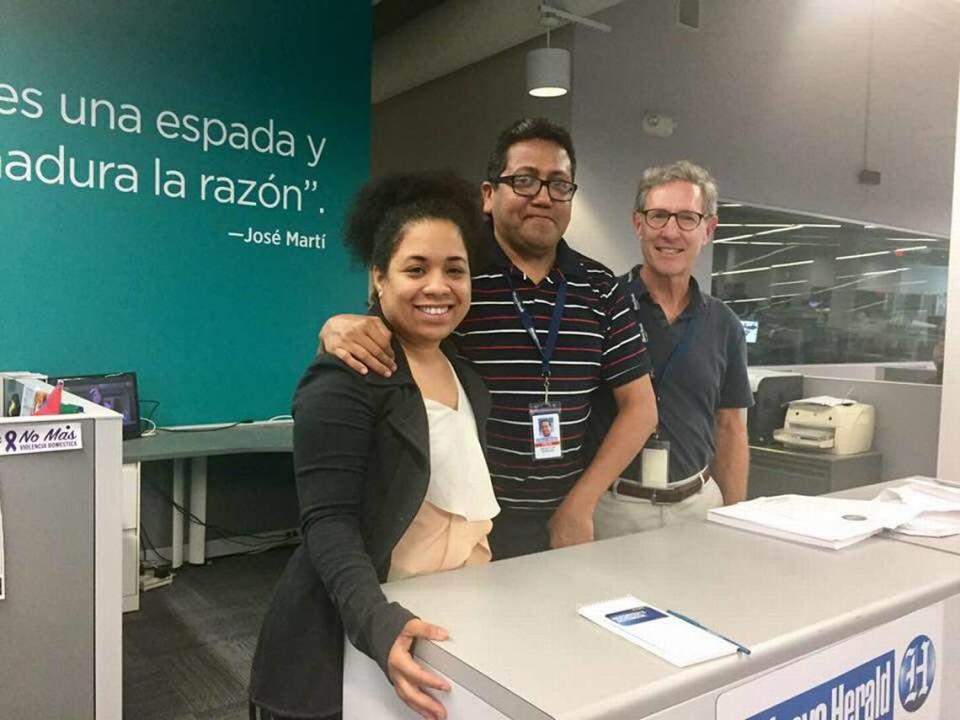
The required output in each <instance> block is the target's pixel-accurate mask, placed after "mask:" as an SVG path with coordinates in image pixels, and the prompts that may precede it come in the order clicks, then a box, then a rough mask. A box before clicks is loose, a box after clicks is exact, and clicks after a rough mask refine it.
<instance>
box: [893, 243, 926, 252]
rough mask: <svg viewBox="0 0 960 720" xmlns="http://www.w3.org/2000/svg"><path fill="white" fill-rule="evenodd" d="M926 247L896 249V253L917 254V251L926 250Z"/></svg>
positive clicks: (915, 246)
mask: <svg viewBox="0 0 960 720" xmlns="http://www.w3.org/2000/svg"><path fill="white" fill-rule="evenodd" d="M926 249H927V246H926V245H914V246H913V247H903V248H894V249H893V252H894V253H897V254H899V253H905V252H916V251H917V250H926Z"/></svg>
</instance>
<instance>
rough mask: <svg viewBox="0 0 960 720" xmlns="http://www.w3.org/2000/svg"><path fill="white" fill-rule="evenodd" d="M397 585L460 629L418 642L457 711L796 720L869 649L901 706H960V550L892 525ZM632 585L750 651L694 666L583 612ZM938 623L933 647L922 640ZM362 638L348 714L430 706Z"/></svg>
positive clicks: (522, 561)
mask: <svg viewBox="0 0 960 720" xmlns="http://www.w3.org/2000/svg"><path fill="white" fill-rule="evenodd" d="M384 590H385V592H386V594H387V596H388V598H389V599H391V600H395V601H397V602H399V603H401V604H403V605H404V606H406V607H408V608H410V609H411V610H412V611H413V612H415V613H417V614H418V615H419V616H420V617H422V618H423V619H424V620H426V621H428V622H432V623H436V624H439V625H442V626H444V627H446V628H447V629H448V630H449V631H450V639H449V640H447V641H445V642H441V643H433V642H420V643H418V644H417V646H416V655H417V657H418V658H419V659H420V660H421V661H422V662H424V663H425V664H427V665H429V666H431V667H432V668H434V669H436V670H437V671H438V672H440V673H441V674H442V675H444V676H445V677H446V678H447V679H448V680H449V681H450V682H451V684H452V690H451V692H450V693H449V694H445V695H443V697H442V701H443V702H444V703H445V704H446V706H447V708H448V710H449V715H450V717H451V718H457V720H461V719H464V718H471V719H472V718H497V719H499V718H518V719H522V720H548V719H554V720H561V719H563V720H574V719H576V720H600V719H604V720H627V719H628V718H629V719H630V720H636V719H637V718H652V719H653V718H655V719H656V720H681V719H683V720H689V719H691V718H717V719H718V720H732V719H733V718H744V719H746V718H754V717H756V718H758V719H759V718H762V720H769V719H770V718H771V717H774V716H776V717H778V718H782V717H788V718H793V717H795V715H794V714H788V713H793V712H794V711H796V716H800V710H799V708H800V706H801V705H802V704H803V703H805V702H808V701H809V699H810V697H812V696H811V695H809V693H808V695H804V694H803V693H804V692H806V691H810V690H811V689H813V690H815V691H816V692H820V693H821V694H823V693H826V696H827V697H828V699H829V694H830V692H831V691H835V690H836V688H835V687H834V688H828V689H827V690H824V688H827V685H825V684H824V683H827V684H829V682H830V681H831V680H836V679H837V678H843V679H844V680H843V681H842V682H841V684H842V683H843V682H845V683H846V685H845V686H844V687H846V688H847V689H850V688H852V687H853V684H852V683H853V680H854V679H855V678H856V672H861V671H864V672H865V670H864V668H867V670H869V672H870V673H873V672H874V671H873V670H871V669H870V667H869V662H868V661H877V662H879V663H880V664H879V665H877V668H882V669H883V671H882V672H881V670H880V669H877V670H876V677H875V678H874V680H872V681H871V682H872V683H873V685H871V686H872V687H874V692H876V693H880V692H881V690H882V692H883V693H884V698H885V702H893V703H895V704H897V708H896V709H897V714H896V715H891V716H890V717H901V716H902V715H901V713H902V712H903V708H902V707H901V704H902V702H903V700H902V699H901V688H902V687H906V690H907V692H906V694H905V695H904V697H906V698H907V701H908V703H909V702H914V701H912V700H910V695H909V693H910V691H914V692H922V699H923V706H922V707H921V708H919V710H916V711H915V712H913V713H911V714H910V717H911V718H914V719H915V720H921V718H939V717H944V718H946V717H949V715H946V714H941V712H943V713H945V712H946V711H947V709H948V708H950V707H954V708H956V707H960V682H957V680H956V678H957V677H960V556H956V555H953V554H948V553H943V552H938V551H936V550H932V549H929V548H926V547H921V546H917V545H913V544H908V543H903V542H895V541H892V540H890V539H886V538H873V539H870V540H867V541H865V542H863V543H861V544H859V545H856V546H853V547H850V548H847V549H845V550H841V551H830V550H823V549H818V548H813V547H808V546H803V545H798V544H793V543H789V542H785V541H780V540H776V539H773V538H768V537H763V536H759V535H754V534H751V533H747V532H744V531H740V530H736V529H733V528H727V527H722V526H718V525H713V524H709V523H702V524H691V525H686V526H677V527H671V528H665V529H662V530H657V531H654V532H649V533H642V534H639V535H632V536H627V537H622V538H617V539H613V540H607V541H603V542H596V543H592V544H589V545H581V546H577V547H573V548H566V549H563V550H557V551H552V552H549V553H542V554H539V555H532V556H527V557H522V558H516V559H513V560H506V561H501V562H497V563H493V564H490V565H487V566H483V567H476V568H468V569H464V570H458V571H455V572H449V573H440V574H436V575H431V576H425V577H420V578H412V579H409V580H404V581H400V582H396V583H389V584H387V585H385V586H384ZM627 594H632V595H635V596H636V597H638V598H640V599H642V600H644V601H645V602H648V603H650V604H652V605H655V606H657V607H660V608H662V609H668V608H669V609H674V610H676V611H679V612H681V613H684V614H686V615H688V616H691V617H694V618H696V619H697V620H699V621H700V622H702V623H703V624H704V625H706V626H708V627H710V628H712V629H714V630H716V631H717V632H720V633H722V634H724V635H727V636H728V637H731V638H733V639H734V640H736V641H738V642H740V643H742V644H744V645H746V646H748V647H749V648H751V650H752V654H751V655H749V656H744V655H734V656H729V657H725V658H721V659H718V660H713V661H710V662H706V663H702V664H699V665H694V666H691V667H688V668H683V669H681V668H677V667H674V666H673V665H670V664H669V663H667V662H665V661H663V660H660V659H659V658H657V657H656V656H654V655H653V654H651V653H648V652H646V651H644V650H643V649H641V648H639V647H637V646H635V645H633V644H631V643H629V642H627V641H625V640H623V639H621V638H619V637H617V636H615V635H613V634H611V633H609V632H607V631H605V630H603V629H602V628H600V627H598V626H596V625H594V624H593V623H590V622H589V621H587V620H585V619H583V618H582V617H580V616H579V615H578V614H577V608H578V606H581V605H584V604H588V603H593V602H597V601H601V600H606V599H612V598H615V597H619V596H622V595H627ZM922 637H927V638H928V640H929V641H930V642H929V643H928V645H924V646H923V648H924V650H923V652H924V653H925V654H923V655H922V656H921V655H920V654H918V653H919V652H920V651H919V650H918V647H919V645H918V643H917V642H913V641H915V640H917V639H918V638H922ZM931 648H933V650H932V651H931ZM347 650H348V651H347V660H346V664H345V680H344V719H345V720H359V719H360V718H371V717H377V718H412V717H415V715H413V713H412V712H411V711H410V710H408V709H407V708H406V707H405V706H403V705H402V704H401V703H400V702H399V700H397V698H396V697H395V695H394V693H393V689H392V687H391V686H390V685H389V684H388V683H387V681H386V680H385V679H384V677H383V675H382V673H381V672H380V670H379V669H378V668H377V667H376V666H375V664H374V663H373V662H372V661H370V660H369V659H368V658H367V657H366V656H364V655H361V654H360V653H358V652H357V651H356V650H354V649H353V648H352V647H351V646H349V643H348V649H347ZM932 652H935V653H936V659H935V663H934V662H933V660H934V656H933V655H932ZM884 658H886V660H884ZM908 660H909V661H910V662H914V663H915V664H916V663H918V662H919V661H924V662H922V663H921V664H919V665H916V667H914V668H913V669H912V670H911V668H906V670H911V672H912V673H913V674H912V675H910V678H912V680H911V682H913V683H914V684H916V687H913V686H909V685H908V686H904V684H903V683H904V680H903V677H901V674H902V673H901V671H903V672H906V670H904V667H905V665H904V663H906V662H908ZM927 660H929V662H926V661H927ZM934 665H935V670H934ZM918 668H919V669H918ZM848 671H850V672H853V674H852V675H849V673H848ZM855 671H856V672H855ZM914 671H916V672H914ZM921 671H926V674H925V675H924V674H923V673H922V672H921ZM845 673H847V674H845ZM848 675H849V678H848ZM871 677H873V676H872V675H871ZM898 678H899V682H898ZM921 680H922V682H923V683H926V684H925V685H922V686H921V685H919V684H917V683H920V682H921ZM894 686H896V687H894ZM864 687H867V686H866V685H864ZM816 692H814V695H815V694H816ZM839 692H840V695H839V698H840V700H841V701H842V700H843V697H844V689H843V688H840V691H839ZM797 698H800V699H799V700H797ZM794 701H795V702H794ZM791 702H794V704H793V705H791V704H790V703H791ZM878 702H879V700H878ZM811 707H819V706H811ZM827 710H829V708H827ZM766 711H771V712H766ZM808 717H817V715H815V714H814V715H809V716H808ZM824 717H827V718H829V717H831V715H830V714H829V712H828V714H827V715H825V716H824ZM844 717H845V716H844ZM851 717H856V716H855V715H851ZM882 717H887V716H882Z"/></svg>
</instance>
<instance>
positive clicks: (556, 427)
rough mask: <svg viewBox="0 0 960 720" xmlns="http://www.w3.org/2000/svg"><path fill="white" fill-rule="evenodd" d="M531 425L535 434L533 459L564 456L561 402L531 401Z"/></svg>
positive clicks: (549, 458) (550, 458)
mask: <svg viewBox="0 0 960 720" xmlns="http://www.w3.org/2000/svg"><path fill="white" fill-rule="evenodd" d="M530 425H531V433H532V434H533V459H534V460H554V459H556V458H558V457H562V455H563V450H562V449H561V443H560V403H556V402H544V403H531V404H530Z"/></svg>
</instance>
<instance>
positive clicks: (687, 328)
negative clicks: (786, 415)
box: [620, 265, 753, 482]
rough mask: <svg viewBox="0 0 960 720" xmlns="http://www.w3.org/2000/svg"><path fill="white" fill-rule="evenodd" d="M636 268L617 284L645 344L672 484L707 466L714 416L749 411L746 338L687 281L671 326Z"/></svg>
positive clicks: (725, 311) (719, 306) (729, 315)
mask: <svg viewBox="0 0 960 720" xmlns="http://www.w3.org/2000/svg"><path fill="white" fill-rule="evenodd" d="M640 268H641V266H640V265H637V266H636V267H634V268H633V269H632V270H631V271H630V272H629V273H627V274H626V275H624V276H622V277H621V278H620V281H621V283H622V284H623V285H624V288H625V292H626V294H627V297H628V299H629V302H630V307H631V310H632V314H633V317H634V319H635V320H636V321H637V324H638V327H639V328H640V332H641V335H642V336H643V339H644V341H645V342H646V343H647V349H648V353H649V355H650V361H651V363H652V365H653V381H654V387H655V388H656V390H657V412H658V413H659V416H660V425H659V433H660V439H662V440H668V441H669V442H670V482H677V481H679V480H683V479H684V478H688V477H690V476H691V475H693V474H694V473H696V472H698V471H699V470H702V469H703V468H704V466H706V465H707V464H709V463H710V462H711V461H712V460H713V456H714V454H715V452H716V443H715V440H714V423H715V421H716V411H717V410H719V409H722V408H748V407H750V406H751V405H753V392H752V391H751V390H750V380H749V378H748V377H747V344H746V338H745V336H744V333H743V326H742V325H741V324H740V321H739V320H738V319H737V316H736V315H735V314H734V313H733V311H732V310H731V309H730V308H728V307H727V306H726V305H725V304H724V303H723V302H721V301H720V300H717V299H716V298H715V297H712V296H710V295H707V294H706V293H703V292H701V291H700V286H699V285H698V284H697V281H696V280H695V279H694V278H692V277H691V278H690V302H689V303H688V304H687V307H686V308H684V310H683V312H682V313H681V314H680V315H679V316H678V317H677V318H676V319H675V320H674V322H673V324H669V323H668V322H667V316H666V315H665V314H664V312H663V309H662V308H661V307H660V306H659V305H658V304H657V303H656V302H655V301H654V299H653V298H652V297H651V295H650V291H649V290H647V287H646V286H645V285H644V283H643V280H642V279H641V278H640ZM691 324H692V327H691ZM688 332H689V333H690V334H689V337H688V338H687V340H686V341H685V342H683V346H682V347H681V346H680V344H681V342H682V341H683V338H684V334H686V333H688ZM671 353H672V358H671ZM668 362H669V367H667V364H668ZM664 371H666V375H664Z"/></svg>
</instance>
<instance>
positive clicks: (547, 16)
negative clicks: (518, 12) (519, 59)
mask: <svg viewBox="0 0 960 720" xmlns="http://www.w3.org/2000/svg"><path fill="white" fill-rule="evenodd" d="M564 20H566V21H569V22H575V23H579V24H581V25H586V26H587V27H590V28H593V29H594V30H602V31H603V32H610V26H609V25H605V24H604V23H599V22H596V21H594V20H588V19H586V18H582V17H580V16H579V15H574V14H572V13H568V12H566V11H565V10H560V9H558V8H554V7H551V6H550V5H547V4H546V3H540V24H541V25H543V26H544V27H546V28H547V46H546V47H545V48H537V49H536V50H530V51H529V52H528V53H527V92H528V93H530V94H531V95H533V96H534V97H560V96H562V95H566V94H567V93H568V92H570V51H569V50H565V49H563V48H552V47H550V30H551V28H555V27H557V26H558V25H559V24H560V23H561V22H562V21H564Z"/></svg>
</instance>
